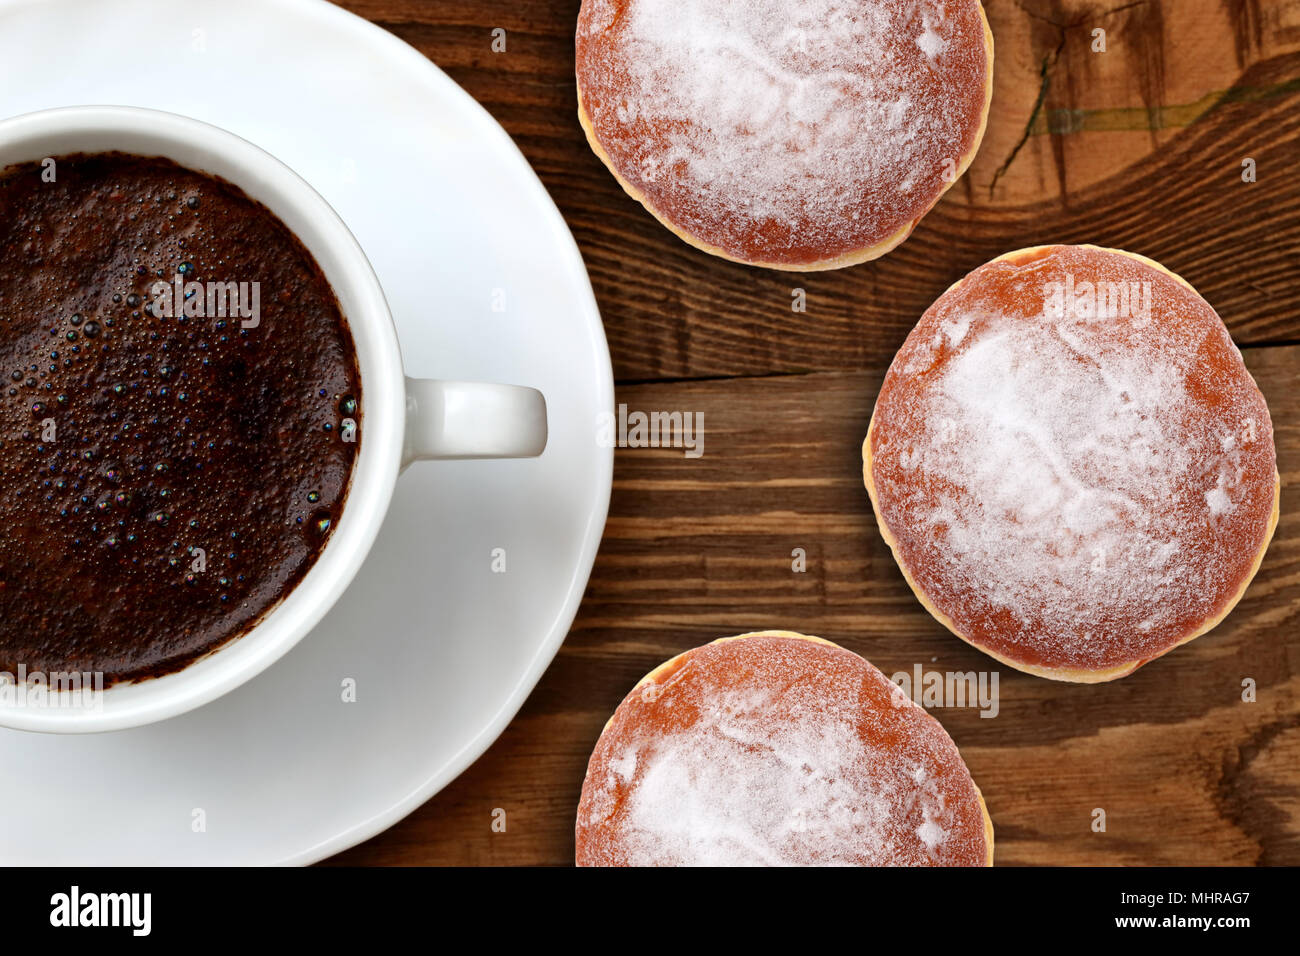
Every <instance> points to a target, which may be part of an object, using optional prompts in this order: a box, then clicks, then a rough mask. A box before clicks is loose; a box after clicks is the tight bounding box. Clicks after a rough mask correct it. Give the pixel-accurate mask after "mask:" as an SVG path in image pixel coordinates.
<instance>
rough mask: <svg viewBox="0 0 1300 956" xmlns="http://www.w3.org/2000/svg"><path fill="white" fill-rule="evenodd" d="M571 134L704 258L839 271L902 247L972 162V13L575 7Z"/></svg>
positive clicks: (805, 6)
mask: <svg viewBox="0 0 1300 956" xmlns="http://www.w3.org/2000/svg"><path fill="white" fill-rule="evenodd" d="M576 63H577V70H576V72H577V85H578V118H579V120H580V122H581V123H582V127H583V129H584V130H585V131H586V134H587V140H588V142H589V143H590V144H591V148H592V149H593V150H594V151H595V153H596V155H597V156H599V157H600V158H601V160H603V161H604V163H605V165H606V166H608V167H609V169H610V171H611V172H612V173H613V174H614V177H615V178H616V179H617V180H618V182H619V183H620V184H621V185H622V186H623V188H624V189H625V190H626V191H627V192H628V194H629V195H631V196H632V197H633V198H634V199H636V200H638V201H639V202H641V203H642V204H643V205H644V206H645V207H646V209H648V210H649V211H650V212H651V213H652V214H653V215H654V216H655V217H657V218H658V219H659V220H660V221H661V222H662V223H663V224H664V225H665V226H667V227H668V228H669V229H670V230H672V231H673V232H674V233H676V234H677V235H678V236H680V237H681V238H682V239H684V240H685V241H686V242H688V243H690V244H691V245H693V246H696V247H697V248H699V249H702V250H704V251H705V252H709V253H712V254H714V255H717V256H721V257H723V258H724V259H731V260H733V261H736V262H742V263H747V264H750V265H755V266H765V267H768V268H772V269H789V270H798V271H813V270H819V269H837V268H841V267H843V266H848V265H853V264H855V263H859V262H865V261H867V260H868V259H875V258H878V257H879V256H883V255H884V254H885V253H887V252H889V251H890V250H891V249H893V248H894V247H895V246H897V245H898V244H899V243H900V242H902V241H903V240H904V239H906V238H907V236H908V235H909V234H910V233H911V231H912V229H913V228H914V227H915V226H916V224H917V223H918V222H919V221H920V220H921V217H922V216H924V215H925V214H926V213H927V212H929V210H930V209H931V207H933V206H934V204H935V203H936V202H938V201H939V197H940V196H942V195H943V193H944V192H945V191H946V190H947V189H948V187H949V186H951V185H952V183H953V182H955V181H956V179H957V178H958V177H959V176H960V175H961V174H962V173H963V172H965V170H966V167H967V166H969V165H970V162H971V160H972V159H973V158H974V156H975V151H976V150H977V149H978V148H979V143H980V139H981V138H982V137H983V135H984V125H985V122H986V120H987V118H988V108H989V100H990V98H991V96H992V91H993V35H992V34H991V33H990V32H989V28H988V21H987V19H986V18H985V16H984V10H983V7H981V5H980V4H979V2H978V0H914V2H911V3H899V2H897V0H583V2H582V7H581V10H580V12H579V14H578V28H577V38H576Z"/></svg>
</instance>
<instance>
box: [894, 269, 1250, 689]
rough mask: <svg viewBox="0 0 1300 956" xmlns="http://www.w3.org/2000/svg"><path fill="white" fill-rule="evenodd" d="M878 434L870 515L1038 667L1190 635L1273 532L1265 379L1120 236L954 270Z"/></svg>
mask: <svg viewBox="0 0 1300 956" xmlns="http://www.w3.org/2000/svg"><path fill="white" fill-rule="evenodd" d="M1067 305H1068V306H1069V307H1068V309H1066V308H1064V306H1067ZM869 445H870V453H871V478H872V481H873V483H874V485H875V492H874V498H875V501H876V506H877V509H878V512H879V514H880V517H881V519H882V520H883V523H884V526H885V528H886V529H887V531H888V533H889V534H890V535H892V536H893V537H894V538H895V539H896V544H895V552H896V554H897V555H898V558H899V562H900V564H901V565H902V566H903V567H904V569H905V570H906V571H908V572H909V574H910V576H911V578H912V580H913V582H914V585H915V586H916V587H918V588H919V590H920V591H921V592H922V593H923V595H924V596H925V599H927V600H928V601H929V602H930V604H931V605H932V610H936V611H937V612H939V613H940V614H941V615H944V616H946V617H947V618H948V619H949V620H950V621H951V622H952V624H953V626H954V629H955V630H956V631H957V633H959V634H961V635H962V636H964V637H966V638H967V639H969V640H972V641H973V642H974V643H976V644H979V645H980V646H983V647H986V648H988V649H989V650H991V651H993V652H994V653H995V654H1000V655H1002V656H1003V657H1005V658H1009V659H1011V660H1013V661H1017V662H1021V663H1025V664H1029V665H1033V666H1036V667H1042V668H1047V669H1063V670H1083V671H1096V670H1101V669H1105V668H1111V667H1116V666H1119V665H1121V664H1124V663H1126V662H1135V661H1136V662H1141V661H1144V660H1148V659H1150V658H1151V657H1154V656H1157V655H1158V654H1160V653H1163V652H1164V651H1165V650H1168V649H1169V648H1170V647H1172V646H1173V645H1174V644H1176V643H1178V642H1180V641H1181V640H1183V639H1184V638H1188V637H1191V636H1194V635H1195V634H1196V633H1199V632H1200V631H1201V630H1202V629H1203V627H1204V625H1205V624H1206V623H1207V622H1211V623H1212V622H1214V621H1216V620H1217V619H1218V617H1219V616H1221V615H1222V614H1223V613H1226V611H1227V609H1228V607H1230V606H1231V603H1232V602H1233V601H1234V600H1235V599H1236V596H1237V595H1238V594H1239V593H1240V590H1241V589H1242V588H1243V587H1244V585H1245V583H1246V582H1247V581H1248V580H1249V578H1250V576H1251V575H1252V574H1253V572H1254V568H1255V565H1256V562H1257V560H1258V558H1259V556H1260V554H1261V552H1262V549H1263V548H1264V547H1265V546H1266V545H1267V541H1268V536H1269V534H1270V532H1271V518H1272V513H1273V508H1274V494H1275V491H1274V488H1275V481H1276V458H1275V453H1274V448H1273V429H1272V423H1271V421H1270V419H1269V414H1268V408H1267V406H1266V405H1265V403H1264V398H1263V396H1262V395H1261V394H1260V392H1259V389H1258V388H1257V387H1256V386H1255V383H1254V381H1253V380H1252V379H1251V377H1250V374H1249V373H1248V372H1247V371H1246V368H1245V366H1244V365H1243V364H1242V360H1241V355H1240V353H1239V352H1238V351H1237V349H1236V347H1235V346H1234V345H1233V343H1232V340H1231V339H1230V338H1229V336H1228V331H1227V329H1225V328H1224V325H1223V322H1222V321H1221V320H1220V319H1219V317H1218V315H1217V314H1216V313H1215V311H1214V309H1212V308H1211V307H1210V305H1209V304H1208V303H1207V302H1206V301H1205V300H1204V299H1202V298H1201V297H1200V296H1199V295H1197V294H1196V292H1195V291H1194V290H1193V289H1192V288H1191V287H1190V286H1188V285H1187V284H1186V283H1184V282H1183V281H1181V280H1180V279H1178V278H1177V277H1175V276H1174V275H1173V274H1172V273H1170V272H1168V271H1167V270H1165V269H1163V268H1162V267H1159V266H1158V265H1156V264H1155V263H1152V262H1151V261H1150V260H1145V259H1142V258H1140V257H1136V256H1133V255H1130V254H1127V253H1121V252H1117V251H1113V250H1107V249H1098V248H1096V247H1091V246H1051V247H1041V248H1038V249H1033V250H1023V251H1022V252H1020V253H1015V254H1012V256H1010V257H1007V258H1004V259H999V260H994V261H993V262H990V263H988V264H987V265H984V266H981V267H980V268H978V269H976V270H975V271H974V272H972V273H971V274H970V275H968V276H967V277H966V278H965V279H963V280H962V281H961V282H960V283H958V284H957V285H956V286H954V287H953V288H951V289H949V290H948V291H947V292H946V293H944V295H942V296H941V297H940V298H939V299H938V300H937V301H936V302H935V303H934V305H932V306H931V307H930V309H929V310H928V311H927V312H926V313H925V315H924V316H922V318H921V320H920V322H919V323H918V324H917V326H916V328H915V329H914V330H913V332H912V333H911V335H909V336H908V338H907V341H906V342H905V343H904V345H903V347H902V349H900V350H899V353H898V355H897V356H896V357H895V359H894V362H893V364H892V366H891V367H890V369H889V372H888V374H887V376H886V378H885V382H884V385H883V386H882V388H881V392H880V398H879V400H878V402H877V405H876V411H875V415H874V416H873V421H872V427H871V434H870V437H869Z"/></svg>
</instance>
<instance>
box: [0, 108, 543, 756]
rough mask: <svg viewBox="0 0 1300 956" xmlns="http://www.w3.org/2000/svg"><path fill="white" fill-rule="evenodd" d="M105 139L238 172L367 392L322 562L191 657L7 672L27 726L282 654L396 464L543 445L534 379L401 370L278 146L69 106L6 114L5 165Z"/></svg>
mask: <svg viewBox="0 0 1300 956" xmlns="http://www.w3.org/2000/svg"><path fill="white" fill-rule="evenodd" d="M110 151H119V152H123V153H131V154H135V155H141V156H162V157H166V158H167V159H171V160H173V161H175V162H177V163H179V164H180V165H182V166H185V167H188V168H190V169H195V170H198V171H200V172H205V173H210V174H212V175H216V176H220V177H221V178H223V179H226V180H229V181H230V182H232V183H234V184H235V185H237V186H239V187H240V188H241V189H243V190H244V191H245V192H246V193H248V195H249V196H251V197H252V198H253V199H256V200H258V201H259V202H261V203H263V204H264V205H265V206H266V207H267V208H269V209H270V210H271V211H272V212H273V213H275V214H276V215H277V216H278V217H279V218H280V219H281V220H283V222H284V223H285V225H287V226H288V227H289V229H290V230H291V231H292V232H293V233H294V234H295V235H296V236H297V237H298V238H299V239H300V240H301V241H302V243H303V245H305V246H306V247H307V249H308V250H309V251H310V252H311V254H312V255H313V256H314V257H315V259H316V262H317V263H319V265H320V267H321V270H322V271H323V272H324V274H325V277H326V278H327V279H328V280H329V283H330V285H331V286H332V287H333V289H334V293H335V295H336V296H337V297H338V301H339V304H340V306H341V307H342V310H343V314H344V315H345V316H346V317H347V320H348V325H349V328H350V329H351V332H352V337H353V340H354V342H355V345H356V354H357V365H358V369H359V371H360V375H361V394H362V409H361V414H362V418H361V423H360V428H359V433H358V445H357V456H356V461H355V464H354V466H353V472H352V480H351V484H350V486H349V489H348V492H347V496H346V499H345V501H344V505H343V509H342V513H341V518H340V520H339V522H338V524H337V526H336V527H335V529H334V531H333V533H332V534H331V535H330V538H329V540H328V541H327V542H326V545H325V547H324V548H323V549H322V551H321V553H320V555H319V557H318V558H317V560H316V563H315V564H314V565H313V566H312V567H311V569H310V570H309V571H308V572H307V574H306V575H305V576H304V578H303V579H302V580H301V581H300V582H299V583H298V584H297V586H296V587H294V588H293V589H292V590H291V591H290V592H289V593H288V594H287V595H285V596H284V597H283V598H282V599H281V601H280V602H279V603H278V604H276V605H275V606H274V607H272V608H271V609H270V610H268V611H267V612H266V613H265V614H264V615H263V616H262V617H261V619H260V620H259V621H258V623H257V624H256V625H255V626H254V627H253V628H252V629H251V630H248V631H247V632H246V633H244V634H243V635H242V636H240V637H238V638H236V639H234V640H231V641H229V642H227V643H226V644H224V645H222V646H221V647H220V648H218V649H216V650H215V651H213V652H212V653H210V654H208V655H207V656H206V657H203V658H201V659H199V660H197V661H195V662H193V663H192V664H190V665H189V666H187V667H185V668H184V669H182V670H179V671H176V672H174V673H171V674H168V675H165V676H163V677H156V678H151V679H148V680H143V681H139V682H134V683H127V684H117V685H114V686H112V687H108V688H105V689H104V690H103V692H102V693H98V694H96V693H93V691H91V692H88V691H87V689H85V688H84V687H83V688H81V689H69V688H66V687H65V688H64V689H62V690H56V691H52V690H48V689H47V691H46V692H45V693H44V694H42V693H41V692H40V691H39V690H38V691H35V692H33V691H32V687H31V685H28V684H24V683H17V684H15V683H12V682H10V684H9V686H8V687H5V688H0V726H4V727H12V728H15V729H19V730H33V731H44V732H54V733H86V732H95V731H106V730H121V729H124V728H128V727H137V726H140V725H142V724H148V723H152V722H154V721H158V720H164V719H166V718H168V717H174V716H176V715H177V714H181V713H184V712H185V711H188V710H191V709H193V708H195V707H199V706H201V705H202V704H205V703H208V702H209V701H212V700H215V699H216V698H218V697H220V696H221V695H222V694H225V693H227V692H228V691H231V690H233V689H234V688H236V687H238V686H239V685H240V684H242V683H244V682H245V681H247V680H249V679H250V678H252V677H254V676H255V675H257V674H259V673H260V672H261V671H263V670H265V669H266V668H267V667H269V666H270V665H271V664H273V663H274V662H275V661H276V660H278V659H279V658H280V657H281V656H283V655H284V654H285V653H286V652H287V651H288V650H289V649H290V648H292V647H293V646H294V645H295V644H296V643H297V642H298V641H299V640H301V639H302V638H303V636H304V635H306V634H307V632H308V631H310V630H311V629H312V627H313V626H315V624H316V623H317V622H318V621H319V620H320V619H321V618H322V617H323V616H324V615H325V612H326V611H328V610H329V609H330V607H331V606H332V605H333V603H334V601H335V600H336V599H337V598H338V596H339V595H340V594H342V593H343V591H344V589H345V588H346V587H347V586H348V583H349V582H350V581H351V580H352V578H353V576H354V575H355V574H356V572H357V570H358V568H360V566H361V563H362V562H363V561H364V560H365V557H366V554H367V552H369V550H370V546H371V545H372V544H373V543H374V540H375V536H376V535H377V534H378V532H379V527H380V524H381V523H382V521H383V519H384V515H385V513H386V512H387V510H388V505H389V502H390V500H391V498H392V495H393V487H394V484H395V482H396V480H397V475H398V472H399V471H401V470H402V469H403V468H405V467H406V466H407V465H408V464H410V463H411V462H412V461H416V460H421V459H449V458H526V457H534V456H537V455H540V454H541V453H542V450H543V449H544V448H545V446H546V435H547V427H546V401H545V399H544V398H543V396H542V394H541V392H539V391H537V390H536V389H532V388H524V387H521V386H515V385H494V384H486V383H477V382H445V381H434V380H431V379H411V378H406V377H405V375H404V374H403V371H402V357H401V353H400V351H399V349H398V344H397V330H396V328H395V327H394V325H393V318H392V314H391V313H390V312H389V309H388V304H387V302H386V301H385V299H384V293H383V290H382V289H381V288H380V285H379V280H378V278H377V277H376V276H375V273H374V270H373V269H372V268H371V266H370V263H369V261H368V260H367V259H366V256H365V253H364V252H362V250H361V247H360V246H359V245H358V244H357V241H356V239H355V238H354V237H353V235H352V233H351V232H350V231H349V230H348V228H347V226H346V225H344V223H343V221H342V220H341V219H340V218H339V217H338V215H337V213H335V212H334V210H333V209H332V208H331V207H330V205H329V204H328V203H327V202H326V201H325V200H324V199H323V198H322V197H321V196H320V194H319V193H317V192H316V191H315V190H314V189H312V188H311V187H310V186H309V185H307V183H306V182H305V181H304V180H303V179H301V178H300V177H299V176H298V175H297V174H296V173H294V172H293V171H292V170H291V169H289V168H288V167H287V166H285V165H284V164H283V163H281V162H280V161H279V160H277V159H276V158H275V157H273V156H271V155H270V154H269V153H266V152H264V151H263V150H261V149H259V148H258V147H256V146H254V145H253V144H252V143H249V142H248V141H247V140H244V139H241V138H240V137H238V136H236V135H234V134H233V133H229V132H227V131H225V130H222V129H219V128H217V127H215V126H211V125H209V124H207V123H202V122H199V121H198V120H193V119H189V118H187V117H183V116H178V115H176V114H173V113H164V112H160V111H157V110H146V109H137V108H134V107H124V106H86V107H68V108H64V109H53V110H43V111H41V112H39V113H29V114H27V115H24V116H18V117H14V118H12V119H8V120H4V121H3V122H0V169H3V168H4V167H7V166H10V165H12V164H15V163H22V162H33V161H35V162H40V161H42V160H44V159H46V158H48V157H56V156H62V155H67V154H70V153H100V152H110ZM395 212H396V211H395ZM0 533H3V531H2V529H0ZM47 676H48V675H47Z"/></svg>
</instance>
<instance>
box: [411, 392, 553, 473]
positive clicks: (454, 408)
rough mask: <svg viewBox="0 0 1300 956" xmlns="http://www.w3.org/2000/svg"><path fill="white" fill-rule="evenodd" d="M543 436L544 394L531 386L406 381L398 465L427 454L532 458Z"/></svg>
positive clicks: (441, 457) (544, 439)
mask: <svg viewBox="0 0 1300 956" xmlns="http://www.w3.org/2000/svg"><path fill="white" fill-rule="evenodd" d="M546 437H547V429H546V398H545V396H543V395H542V393H541V392H539V391H538V390H537V389H535V388H525V387H524V386H522V385H493V384H490V383H487V382H443V381H438V380H435V379H430V378H408V379H407V380H406V437H405V441H404V444H403V448H402V467H403V468H405V467H406V466H407V465H409V464H410V463H411V462H413V461H421V460H424V459H429V458H440V459H464V458H535V457H536V456H538V455H540V454H541V453H542V450H543V449H545V448H546Z"/></svg>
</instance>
